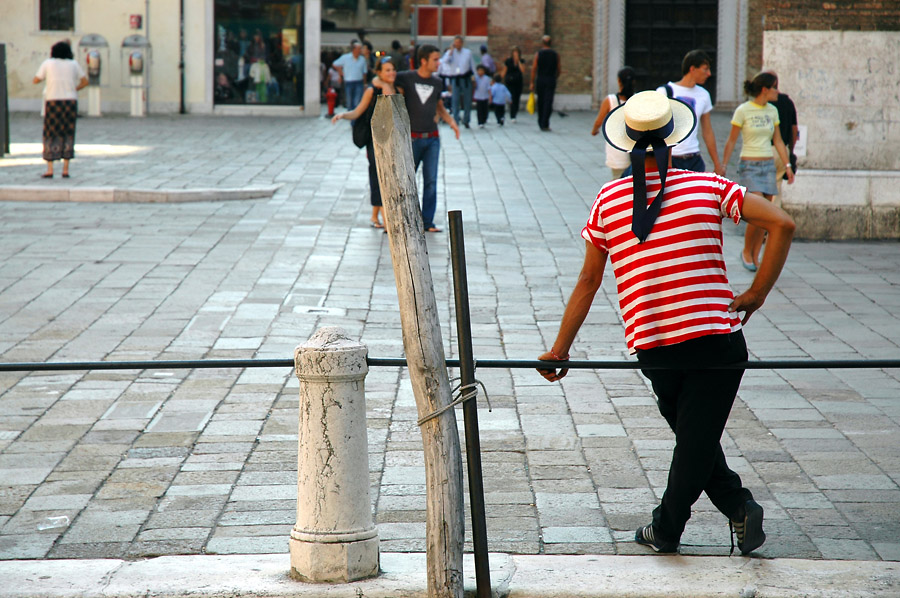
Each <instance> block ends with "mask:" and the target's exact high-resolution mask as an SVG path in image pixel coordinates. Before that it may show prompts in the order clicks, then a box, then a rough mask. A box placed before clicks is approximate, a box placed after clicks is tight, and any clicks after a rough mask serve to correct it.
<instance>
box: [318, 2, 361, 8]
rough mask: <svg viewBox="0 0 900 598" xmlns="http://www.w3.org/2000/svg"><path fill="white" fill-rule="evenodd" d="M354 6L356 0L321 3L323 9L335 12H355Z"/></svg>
mask: <svg viewBox="0 0 900 598" xmlns="http://www.w3.org/2000/svg"><path fill="white" fill-rule="evenodd" d="M356 4H357V2H356V0H325V1H324V2H323V5H324V7H325V8H333V9H337V10H356Z"/></svg>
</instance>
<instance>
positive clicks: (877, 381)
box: [0, 113, 900, 560]
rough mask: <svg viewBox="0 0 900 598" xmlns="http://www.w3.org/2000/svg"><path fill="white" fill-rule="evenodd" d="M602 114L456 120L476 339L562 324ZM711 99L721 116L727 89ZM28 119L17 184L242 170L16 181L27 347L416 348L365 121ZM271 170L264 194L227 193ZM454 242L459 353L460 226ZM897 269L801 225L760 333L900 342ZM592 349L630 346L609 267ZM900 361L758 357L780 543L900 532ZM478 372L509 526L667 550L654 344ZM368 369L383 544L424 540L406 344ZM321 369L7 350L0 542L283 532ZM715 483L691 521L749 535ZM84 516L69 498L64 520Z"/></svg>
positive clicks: (175, 354)
mask: <svg viewBox="0 0 900 598" xmlns="http://www.w3.org/2000/svg"><path fill="white" fill-rule="evenodd" d="M593 116H594V115H593V114H588V113H571V114H570V115H569V116H568V117H567V118H561V117H555V118H554V121H553V129H554V130H553V133H551V134H545V133H540V132H539V131H538V130H537V126H536V123H533V122H530V121H529V122H526V121H524V120H523V121H520V122H519V123H517V124H515V125H508V126H506V127H503V128H502V129H501V128H499V127H496V126H492V125H488V127H487V128H486V129H484V130H468V131H464V132H463V138H462V139H461V140H460V141H459V142H457V141H456V140H454V139H452V138H451V137H452V136H450V135H446V134H445V135H444V136H443V137H442V144H443V148H442V154H441V166H440V184H439V187H438V197H439V214H443V213H444V212H446V210H448V209H458V210H462V212H463V218H464V221H465V233H466V249H467V261H468V266H467V268H468V278H469V284H470V289H469V293H470V300H471V312H472V321H473V335H474V344H475V355H476V358H477V359H486V358H522V359H531V358H534V357H535V356H536V355H538V354H540V353H541V352H542V351H543V350H544V349H545V348H546V347H547V346H548V345H549V343H550V342H551V341H552V339H553V337H554V336H555V334H556V328H557V325H558V322H559V318H560V316H561V314H562V311H563V308H564V305H565V301H566V300H567V298H568V294H569V292H570V290H571V288H572V286H573V284H574V280H575V278H576V276H577V274H578V270H579V268H580V264H581V259H582V256H583V252H584V246H583V242H582V240H581V238H580V236H579V233H580V230H581V227H582V226H583V224H584V222H585V220H586V217H587V211H588V208H589V206H590V205H591V203H592V201H593V198H594V196H595V194H596V192H597V191H598V190H599V188H600V186H601V184H602V183H603V182H605V181H606V180H607V178H608V176H609V172H608V170H607V169H606V168H605V166H603V161H604V150H603V146H602V144H601V140H600V139H599V138H596V137H591V136H590V135H589V133H588V131H589V129H590V123H591V122H592V119H593ZM714 123H715V126H716V128H717V131H718V139H719V144H720V146H721V145H722V144H723V143H724V135H725V132H726V131H727V127H728V115H727V114H724V113H721V114H720V113H716V114H714ZM12 127H13V154H12V156H11V157H7V158H4V159H0V188H2V190H4V192H5V193H10V189H15V188H18V189H20V192H19V193H20V196H21V197H25V196H26V195H28V194H29V193H30V195H31V196H32V197H34V196H35V190H36V189H44V188H46V189H57V190H60V189H64V190H69V189H76V190H77V189H80V190H89V189H98V188H106V189H127V190H132V191H135V193H137V192H141V193H144V192H151V191H154V190H155V191H157V192H162V193H165V192H167V191H168V190H185V189H194V190H197V189H198V188H201V187H202V188H203V190H204V191H203V192H204V193H206V195H204V197H215V198H216V199H215V200H209V201H192V202H182V203H178V202H174V203H173V202H169V203H123V202H115V203H97V202H85V203H76V202H49V201H6V202H2V203H0V209H2V210H3V218H2V219H0V353H2V361H3V362H19V361H51V360H52V361H87V360H138V359H141V360H143V359H160V360H162V359H203V358H210V359H212V358H254V357H255V358H282V359H289V358H290V357H291V356H292V354H293V349H294V347H295V346H296V345H297V344H299V343H300V342H302V341H304V340H306V339H307V338H308V337H309V336H310V335H311V334H312V333H313V332H314V331H315V330H316V329H317V328H319V327H321V326H326V325H339V326H342V327H344V328H345V329H346V330H348V331H349V333H350V335H352V336H355V337H359V338H361V339H362V341H363V342H364V343H366V344H367V345H368V346H369V350H370V355H372V356H376V357H392V356H400V355H401V354H402V342H401V333H400V320H399V314H398V313H397V297H396V291H395V287H394V276H393V271H392V267H391V259H390V254H389V251H388V247H387V238H386V236H385V235H383V234H381V231H378V230H373V229H371V228H369V227H368V217H369V216H368V214H369V205H368V191H367V177H366V160H365V156H364V154H363V153H362V152H360V151H359V150H357V149H356V148H355V147H354V146H353V145H352V143H351V140H350V131H349V127H347V126H345V125H344V124H343V123H341V124H340V125H338V126H332V125H331V124H330V123H329V122H328V121H326V120H322V119H312V120H301V119H287V118H272V119H260V118H220V117H217V118H204V117H194V116H190V117H151V118H148V119H145V120H132V119H126V118H124V117H104V118H102V119H82V120H80V121H79V125H78V127H79V128H78V146H77V147H76V151H77V155H78V157H77V158H76V160H75V161H74V162H73V164H72V178H71V179H69V180H67V181H66V182H63V181H62V180H60V179H54V180H53V181H50V182H45V181H40V179H39V178H38V177H39V174H40V172H41V171H42V166H41V160H40V154H39V151H40V150H39V146H35V144H36V143H37V142H38V141H39V139H40V120H39V119H38V118H37V117H34V116H26V115H14V116H13V119H12ZM443 130H444V131H446V129H443ZM731 171H732V172H733V168H732V170H731ZM798 176H801V177H802V176H804V175H803V171H802V170H801V172H800V173H799V175H798ZM273 185H279V187H278V189H277V191H276V192H275V193H274V195H272V196H271V197H268V198H259V199H235V198H234V195H229V193H231V192H232V191H236V190H241V189H242V188H245V187H247V186H251V187H254V188H266V187H272V186H273ZM210 190H211V191H210ZM49 193H50V192H49V191H44V192H41V196H42V197H44V198H46V197H48V196H49ZM85 193H95V192H93V191H85ZM96 193H100V192H99V191H98V192H96ZM216 194H218V195H216ZM101 195H102V194H101ZM107 196H110V194H109V193H108V192H107ZM147 197H156V198H157V199H159V196H158V195H157V196H153V195H152V194H150V195H148V196H147ZM133 198H138V196H137V195H134V196H133ZM182 199H184V198H183V197H182ZM440 224H441V225H445V224H446V220H445V218H444V217H443V216H441V222H440ZM726 228H727V233H726V249H727V253H726V258H727V261H728V266H729V269H730V274H731V277H732V283H733V285H734V287H736V288H737V289H741V288H744V287H746V286H747V285H749V283H750V280H751V278H750V275H749V274H748V273H747V272H745V271H744V270H743V269H741V267H740V263H739V262H738V250H739V248H740V246H741V233H742V229H740V228H738V227H728V226H727V227H726ZM428 245H429V252H430V258H431V268H432V273H433V276H434V280H435V290H436V294H437V297H438V309H439V312H440V314H439V315H440V319H441V325H442V328H443V330H442V333H443V338H444V342H445V345H446V351H447V354H448V356H453V355H455V353H456V332H455V323H454V320H453V308H452V305H453V300H452V283H451V267H450V263H449V248H448V243H447V235H446V233H444V234H436V235H429V236H428ZM898 288H900V252H898V251H897V244H896V243H880V242H869V243H809V242H797V243H795V245H794V247H793V248H792V251H791V255H790V258H789V260H788V264H787V267H786V269H785V272H784V274H783V275H782V277H781V279H780V281H779V282H778V285H777V287H776V289H775V290H774V292H773V293H772V295H771V296H770V298H769V300H768V302H767V304H766V305H765V306H764V308H763V309H762V310H761V311H760V312H758V313H757V314H756V315H755V316H754V318H753V320H752V321H751V322H750V324H749V326H748V327H747V329H746V334H747V337H748V345H749V348H750V351H751V354H752V357H751V359H811V360H815V359H844V358H846V359H861V358H891V359H896V358H898V357H900V350H898V342H900V341H898V339H900V322H898V316H897V314H900V292H898ZM572 355H573V357H574V358H577V359H582V358H592V359H624V358H626V351H625V344H624V333H623V329H622V326H621V323H620V319H619V316H618V313H617V306H616V300H615V289H614V285H613V281H612V279H611V277H607V280H606V281H605V283H604V285H603V287H602V289H601V292H600V293H599V294H598V297H597V299H596V301H595V306H594V309H593V311H592V312H591V315H590V316H589V318H588V320H587V322H586V323H585V326H584V328H583V329H582V332H581V334H580V336H579V337H578V339H577V340H576V343H575V345H574V347H573V353H572ZM898 376H900V372H898V371H897V370H849V369H841V370H838V369H835V370H779V371H766V370H751V371H748V372H747V374H746V376H745V379H744V384H743V386H742V389H741V392H740V398H739V400H738V401H737V403H736V404H735V407H734V410H733V413H732V417H731V419H730V422H729V425H728V428H727V430H726V433H725V436H724V438H723V445H724V447H725V451H726V453H727V455H728V457H729V459H730V461H731V463H732V464H733V466H734V467H735V469H736V470H737V471H738V472H739V473H740V475H741V476H742V478H743V479H744V481H745V483H746V485H747V486H748V487H749V488H751V489H752V491H753V492H754V493H755V495H756V496H757V498H758V499H759V500H760V502H761V503H762V504H763V505H764V507H765V508H766V513H767V520H766V531H767V533H768V536H769V540H768V542H767V543H766V544H765V545H764V546H763V548H762V549H761V550H760V551H759V554H760V555H761V556H764V557H801V558H828V559H865V560H879V559H884V560H900V543H898V541H897V539H898V538H900V486H898V483H900V443H898V440H897V439H898V438H900V379H898ZM478 377H479V378H480V379H481V380H482V381H483V382H484V383H485V384H486V386H487V389H488V392H489V393H490V398H491V403H492V405H493V407H494V410H493V411H492V412H488V411H487V410H486V408H482V409H481V410H480V419H481V428H482V446H483V450H484V454H483V461H484V469H485V476H486V478H485V488H486V502H487V517H488V529H489V532H490V536H489V546H490V549H491V550H493V551H506V552H515V553H523V554H612V553H615V554H635V553H640V554H645V553H647V549H646V548H643V547H640V546H637V545H635V544H634V542H633V541H632V536H633V531H632V530H633V529H634V528H635V527H637V526H638V525H641V524H643V523H646V522H647V521H648V519H649V513H650V510H651V509H652V508H653V506H654V505H655V504H656V501H657V500H658V497H659V495H660V494H661V492H662V488H663V487H664V485H665V475H666V470H667V467H668V458H669V454H670V450H671V447H672V442H673V439H672V435H671V433H670V432H669V430H668V429H666V428H665V425H664V422H663V420H662V418H661V417H660V416H659V415H658V413H657V412H656V409H655V404H654V402H653V398H652V393H651V392H650V389H649V385H648V383H647V382H646V380H645V379H644V378H642V377H641V375H640V374H639V373H637V372H635V371H628V370H615V371H597V372H586V371H578V372H572V373H571V374H570V375H569V376H568V377H567V378H566V379H565V380H564V381H563V382H562V384H550V383H547V382H545V381H544V380H543V379H542V378H540V377H539V376H538V374H537V373H536V372H534V371H526V370H512V371H508V370H486V369H482V370H480V371H479V372H478ZM366 391H367V409H368V430H369V451H370V459H369V466H370V467H369V469H370V476H371V482H372V490H373V495H372V496H373V503H374V505H373V506H374V509H375V514H376V521H377V523H378V526H379V531H380V536H381V548H382V550H383V551H417V550H423V549H424V521H425V503H424V498H423V495H424V486H423V485H424V468H423V463H422V461H421V437H420V435H419V432H418V429H417V427H416V425H415V418H416V410H415V402H414V399H413V396H412V391H411V387H410V385H409V380H408V377H407V373H406V372H405V371H404V370H400V369H395V368H373V369H372V371H371V372H370V374H369V376H368V378H367V381H366ZM297 397H298V383H297V380H296V378H294V377H293V375H292V373H291V371H290V370H284V371H281V370H277V369H275V370H247V371H240V370H229V369H212V370H208V369H197V370H169V371H166V370H152V371H151V370H148V371H94V372H46V373H40V372H34V373H4V374H0V558H2V559H41V558H97V557H117V558H124V557H129V558H130V557H137V556H149V555H159V554H198V553H203V552H206V553H223V554H224V553H238V554H247V553H266V552H286V551H287V542H288V534H289V530H290V526H291V524H292V523H293V521H294V510H295V508H296V498H295V497H296V493H295V488H296V485H295V483H296V462H297V461H296V451H297V441H296V438H297V432H296V426H297V411H298V409H297ZM482 406H483V407H484V405H482ZM694 513H695V514H694V517H693V519H692V520H691V521H690V522H689V523H688V528H687V532H686V534H685V537H684V542H685V545H684V548H683V551H684V552H685V553H688V554H701V555H721V554H727V553H728V548H729V538H728V526H727V522H726V520H725V518H724V517H722V516H721V515H719V514H718V513H717V512H716V511H715V510H714V509H713V507H712V506H711V505H710V504H709V502H708V501H707V500H706V499H705V498H702V499H701V501H700V502H698V504H697V505H696V508H695V511H694ZM61 516H66V517H68V519H69V522H70V523H69V525H67V526H62V527H53V526H49V527H48V525H47V523H48V522H50V521H51V520H52V518H56V517H61ZM42 527H46V529H39V528H42Z"/></svg>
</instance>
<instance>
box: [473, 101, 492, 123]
mask: <svg viewBox="0 0 900 598" xmlns="http://www.w3.org/2000/svg"><path fill="white" fill-rule="evenodd" d="M490 104H491V101H490V100H475V111H476V113H477V114H478V124H479V125H483V124H484V123H486V122H487V119H488V108H489V107H490Z"/></svg>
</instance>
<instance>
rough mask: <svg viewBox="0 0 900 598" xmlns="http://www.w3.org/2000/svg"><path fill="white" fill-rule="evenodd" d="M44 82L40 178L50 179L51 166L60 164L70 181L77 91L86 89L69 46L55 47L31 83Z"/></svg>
mask: <svg viewBox="0 0 900 598" xmlns="http://www.w3.org/2000/svg"><path fill="white" fill-rule="evenodd" d="M42 81H46V82H47V86H46V87H45V88H44V101H45V113H44V154H43V157H44V160H46V161H47V172H45V173H44V174H42V175H41V176H42V177H43V178H45V179H49V178H53V162H54V161H55V160H60V159H61V160H62V161H63V172H62V175H63V178H69V160H71V159H72V158H74V157H75V118H76V116H77V115H78V90H80V89H82V88H84V87H87V84H88V80H87V77H86V76H85V74H84V70H82V68H81V65H80V64H78V62H77V61H76V60H74V56H73V55H72V47H71V46H69V44H68V42H59V43H57V44H54V46H53V48H51V50H50V58H49V59H47V60H45V61H44V62H43V63H41V67H40V68H39V69H38V72H37V74H36V75H35V76H34V83H35V84H38V83H40V82H42Z"/></svg>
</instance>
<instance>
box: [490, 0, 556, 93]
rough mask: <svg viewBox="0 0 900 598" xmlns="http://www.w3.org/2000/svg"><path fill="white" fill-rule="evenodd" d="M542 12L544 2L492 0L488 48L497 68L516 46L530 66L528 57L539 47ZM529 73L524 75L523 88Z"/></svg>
mask: <svg viewBox="0 0 900 598" xmlns="http://www.w3.org/2000/svg"><path fill="white" fill-rule="evenodd" d="M545 11H546V2H545V0H492V2H491V3H490V4H489V5H488V46H489V47H490V51H491V55H492V56H493V57H494V59H495V60H496V61H497V62H498V64H499V63H500V62H502V61H503V60H506V58H507V57H508V56H509V55H510V52H511V50H510V49H511V48H512V46H519V48H521V50H522V60H524V61H525V62H526V64H531V62H530V61H531V57H532V55H533V54H534V52H536V51H537V50H538V48H540V47H541V36H542V35H544V27H545ZM526 70H527V69H526ZM529 73H530V71H529V72H526V73H525V76H526V84H527V77H528V76H529Z"/></svg>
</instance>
